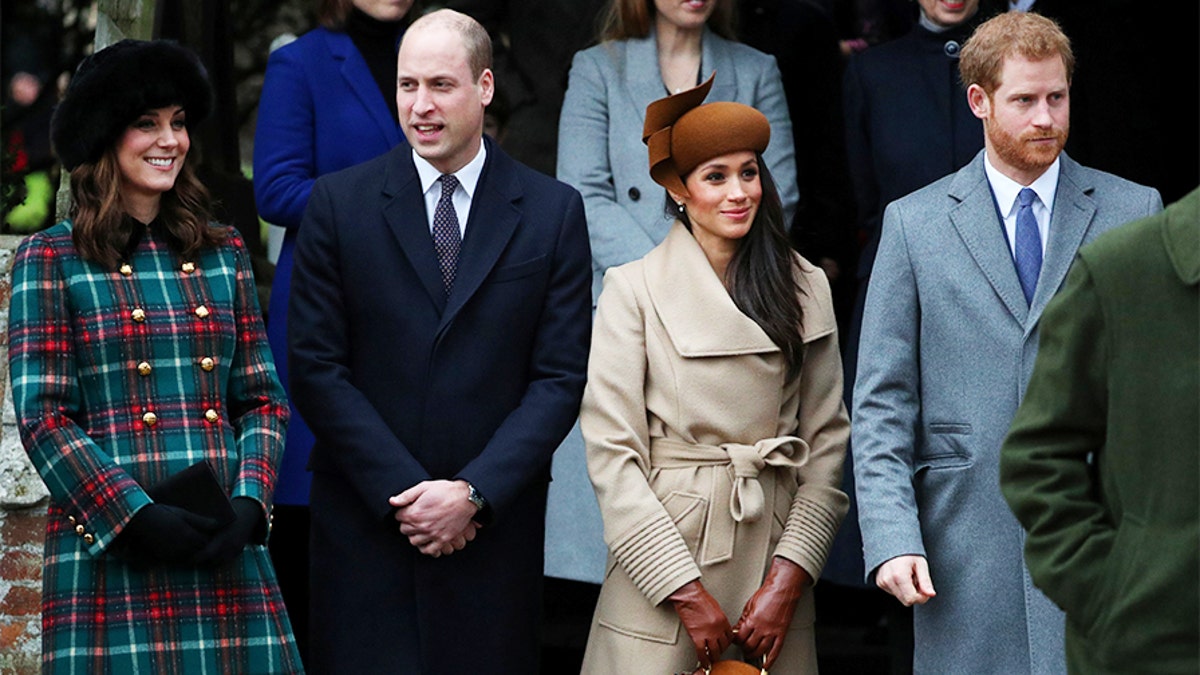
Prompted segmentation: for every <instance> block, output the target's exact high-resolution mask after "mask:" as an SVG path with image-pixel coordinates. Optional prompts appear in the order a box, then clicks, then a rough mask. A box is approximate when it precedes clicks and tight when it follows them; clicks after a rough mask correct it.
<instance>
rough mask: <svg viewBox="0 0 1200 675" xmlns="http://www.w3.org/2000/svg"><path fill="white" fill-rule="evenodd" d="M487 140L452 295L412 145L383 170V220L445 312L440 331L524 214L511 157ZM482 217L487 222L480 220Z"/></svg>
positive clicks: (490, 265) (484, 274) (395, 151)
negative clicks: (435, 244) (431, 228)
mask: <svg viewBox="0 0 1200 675" xmlns="http://www.w3.org/2000/svg"><path fill="white" fill-rule="evenodd" d="M484 142H485V143H487V161H486V162H485V163H484V165H483V173H482V174H481V175H480V177H479V184H478V186H477V187H476V189H475V195H474V197H473V198H472V199H471V212H470V214H468V216H467V227H466V235H465V236H464V237H463V241H462V248H461V249H460V251H459V258H458V272H457V274H456V276H455V279H454V286H453V288H451V291H450V295H449V297H447V296H446V293H445V290H444V289H445V287H444V286H443V284H442V272H441V270H440V269H439V267H438V262H437V252H436V251H435V250H434V248H433V237H432V236H430V234H429V222H428V219H427V218H426V216H425V208H424V204H425V200H424V197H422V193H421V180H420V178H419V177H418V176H417V167H416V166H415V165H414V164H413V161H412V154H411V153H412V151H411V150H410V149H409V147H408V146H407V145H403V146H398V147H396V148H393V149H392V150H391V151H390V154H389V160H388V162H387V165H386V167H385V169H384V170H385V171H386V172H387V175H386V176H385V177H384V181H383V194H384V197H385V198H387V201H386V202H385V204H384V207H383V216H384V219H385V220H386V221H387V223H388V227H389V228H391V230H392V234H393V235H395V237H396V239H397V240H398V241H399V242H400V247H401V248H402V249H403V250H404V255H405V257H406V258H407V259H408V262H409V264H410V265H412V267H413V269H414V270H416V273H417V276H418V277H419V278H420V279H421V285H422V286H424V287H425V291H426V293H427V294H428V295H429V299H430V301H431V302H433V304H434V306H436V307H437V309H438V311H440V312H441V315H442V321H441V326H440V327H439V330H440V329H441V328H443V327H445V326H446V325H448V324H449V322H450V320H451V319H452V318H453V317H454V315H455V314H457V313H458V311H459V310H460V309H462V306H463V305H464V304H466V302H467V300H469V299H470V298H471V296H472V295H474V293H475V291H476V290H478V289H479V286H480V285H481V284H482V283H483V280H484V279H485V278H487V275H488V273H489V272H490V271H491V270H492V268H493V267H495V265H496V261H498V260H499V259H500V254H501V253H503V252H504V249H505V247H506V246H507V245H508V242H509V240H510V239H512V236H513V233H515V232H516V230H517V225H518V224H520V222H521V217H522V214H523V211H522V207H521V205H520V201H521V197H522V195H523V193H524V191H523V189H522V187H521V183H520V180H519V179H518V178H517V175H516V171H514V170H513V169H514V168H515V167H512V166H510V165H511V164H512V163H513V160H512V159H510V158H509V157H508V156H507V155H505V154H504V153H503V152H501V151H500V149H499V148H498V147H497V146H496V144H495V143H494V142H492V140H491V139H490V138H488V137H486V136H485V137H484ZM413 204H419V205H420V208H413ZM479 214H484V215H483V216H480V215H479ZM480 218H484V219H486V222H480Z"/></svg>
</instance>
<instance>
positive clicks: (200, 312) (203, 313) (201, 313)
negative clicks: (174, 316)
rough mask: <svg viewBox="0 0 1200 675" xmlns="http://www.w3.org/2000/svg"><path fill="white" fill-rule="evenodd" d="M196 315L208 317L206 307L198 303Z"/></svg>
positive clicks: (203, 317) (202, 317)
mask: <svg viewBox="0 0 1200 675" xmlns="http://www.w3.org/2000/svg"><path fill="white" fill-rule="evenodd" d="M196 316H198V317H200V318H201V319H206V318H208V308H207V307H205V306H204V305H200V306H199V307H197V308H196Z"/></svg>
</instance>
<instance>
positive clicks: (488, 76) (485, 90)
mask: <svg viewBox="0 0 1200 675" xmlns="http://www.w3.org/2000/svg"><path fill="white" fill-rule="evenodd" d="M479 89H480V91H479V97H480V98H481V99H483V105H484V106H485V107H486V106H488V105H491V103H492V97H493V96H494V95H495V94H496V76H495V75H493V74H492V69H491V68H484V69H483V72H482V73H480V74H479Z"/></svg>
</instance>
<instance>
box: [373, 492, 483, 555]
mask: <svg viewBox="0 0 1200 675" xmlns="http://www.w3.org/2000/svg"><path fill="white" fill-rule="evenodd" d="M469 492H470V488H468V487H467V483H466V482H465V481H461V480H427V481H422V482H420V483H417V484H416V485H414V486H413V487H411V488H409V489H407V490H405V491H404V492H401V493H400V494H398V495H393V496H392V497H391V498H389V499H388V503H389V504H391V505H392V506H393V507H395V509H396V521H397V522H399V523H400V534H403V535H404V536H406V537H408V541H409V543H411V544H412V545H413V546H415V547H416V548H417V550H419V551H420V552H421V553H424V554H425V555H428V556H433V557H434V558H437V557H440V556H443V555H450V554H451V553H454V552H455V551H461V550H462V549H463V548H465V547H466V545H467V542H469V541H473V540H474V539H475V532H476V531H477V530H478V529H479V523H477V522H475V521H474V520H473V518H474V517H475V514H476V512H477V509H476V508H475V505H474V504H472V503H471V502H470V500H469V499H467V497H468V494H469Z"/></svg>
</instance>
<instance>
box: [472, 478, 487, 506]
mask: <svg viewBox="0 0 1200 675" xmlns="http://www.w3.org/2000/svg"><path fill="white" fill-rule="evenodd" d="M467 489H468V490H469V492H468V493H467V499H468V500H470V502H471V503H472V504H474V505H475V508H477V509H479V510H480V511H482V510H484V509H485V508H487V500H486V499H484V498H483V495H481V494H479V490H476V489H475V486H474V485H472V484H471V483H467Z"/></svg>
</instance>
